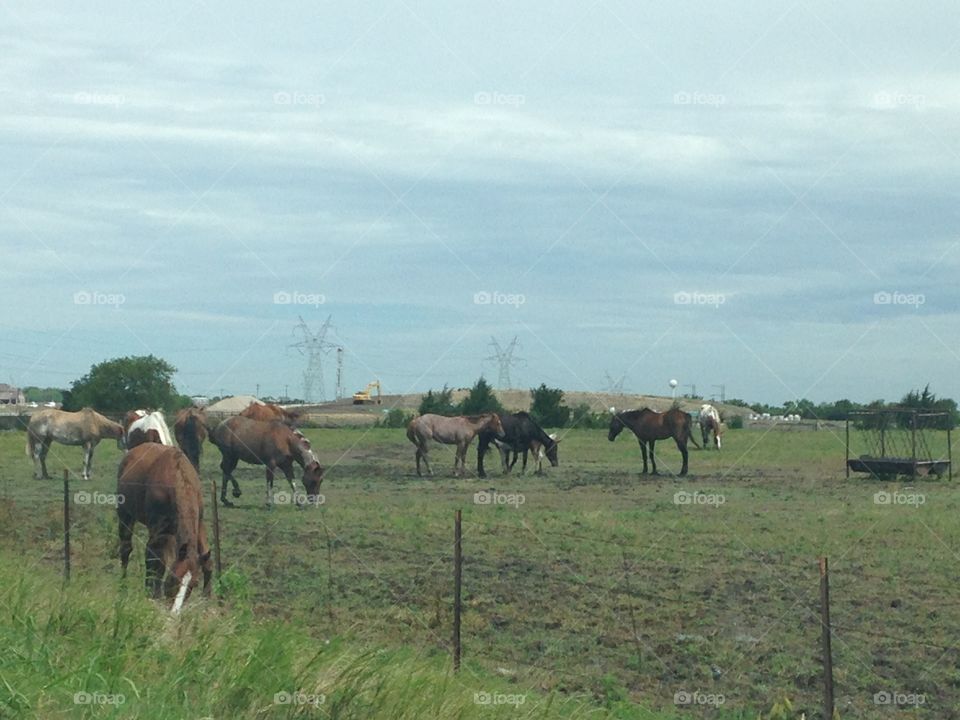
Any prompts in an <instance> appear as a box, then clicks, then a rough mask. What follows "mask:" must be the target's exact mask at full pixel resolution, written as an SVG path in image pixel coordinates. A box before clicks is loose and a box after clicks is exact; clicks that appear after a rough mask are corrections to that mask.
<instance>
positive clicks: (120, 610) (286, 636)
mask: <svg viewBox="0 0 960 720" xmlns="http://www.w3.org/2000/svg"><path fill="white" fill-rule="evenodd" d="M0 587H2V588H3V589H2V592H0V647H2V648H3V652H2V653H0V717H3V718H7V717H24V718H31V717H36V718H52V717H71V718H72V717H78V718H86V717H91V718H94V717H96V718H111V717H117V718H119V717H123V718H151V719H154V718H155V719H158V720H160V719H166V718H170V719H171V720H181V719H182V718H185V717H191V718H205V717H209V718H274V717H280V718H283V717H329V718H343V719H344V720H347V719H350V718H357V719H359V718H364V719H370V718H373V719H376V718H400V719H403V718H410V719H411V720H412V719H413V718H426V717H430V718H464V719H469V718H502V717H510V718H519V719H521V720H522V719H525V718H572V717H584V716H588V715H589V716H590V717H611V718H614V717H624V718H625V717H637V718H641V717H642V718H651V720H652V719H653V718H662V717H664V716H663V715H650V714H645V713H643V712H642V711H640V710H637V709H636V708H630V707H628V706H623V707H620V708H601V707H598V706H596V705H591V704H590V703H588V702H587V701H586V700H584V699H579V698H563V699H561V698H559V697H557V696H540V695H535V694H531V693H530V692H527V691H525V690H524V689H522V688H518V687H516V686H512V685H511V684H510V683H509V682H508V681H507V680H505V679H503V678H496V677H489V676H487V677H484V676H478V675H477V674H475V673H474V671H473V670H471V669H470V668H465V669H464V670H463V671H462V672H461V673H460V674H459V675H454V674H453V673H452V672H451V671H450V670H449V658H448V657H447V656H446V654H445V653H442V652H439V651H436V652H432V653H426V654H420V655H418V654H416V653H414V652H413V651H412V650H409V649H395V650H384V649H377V648H369V647H358V646H354V645H351V644H350V643H349V642H345V641H342V640H336V639H333V640H322V639H318V638H317V637H314V636H312V635H311V633H310V632H309V629H308V628H303V627H301V626H298V625H296V624H289V623H282V622H279V621H272V620H258V619H256V618H255V617H254V616H253V614H252V613H251V612H249V611H247V610H245V609H244V608H224V607H221V606H219V605H218V604H217V603H216V602H215V601H207V600H202V599H199V598H192V599H191V600H190V601H188V603H187V605H186V607H185V610H184V612H183V614H182V615H181V616H180V617H176V618H175V617H173V616H171V615H170V613H169V612H168V610H167V609H166V607H165V606H164V605H161V604H159V603H155V602H153V601H151V600H149V599H147V598H146V597H144V596H143V595H142V594H141V592H140V588H141V587H142V586H141V585H139V584H138V583H133V582H131V583H130V584H129V586H125V585H123V584H121V583H118V582H117V581H116V580H113V579H111V580H107V581H103V582H102V584H99V585H98V584H97V583H96V582H94V581H92V580H91V579H89V578H80V579H78V580H77V581H75V582H74V583H72V584H70V585H69V586H67V587H63V586H62V584H61V582H60V580H59V578H58V577H57V576H56V575H54V574H52V573H51V572H50V571H49V570H46V569H38V568H36V567H34V568H32V569H30V570H29V571H25V570H24V569H23V568H22V567H19V566H17V565H16V564H15V563H13V562H12V561H11V560H10V559H6V558H5V559H2V560H0ZM520 698H522V701H521V700H520ZM485 700H488V701H489V702H484V701H485ZM497 701H499V704H494V703H495V702H497Z"/></svg>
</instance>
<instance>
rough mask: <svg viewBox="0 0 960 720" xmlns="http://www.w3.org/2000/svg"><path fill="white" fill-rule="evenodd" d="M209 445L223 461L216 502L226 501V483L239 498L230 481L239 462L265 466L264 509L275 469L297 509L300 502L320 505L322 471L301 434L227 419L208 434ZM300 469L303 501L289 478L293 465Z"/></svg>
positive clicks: (270, 496) (269, 503)
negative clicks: (278, 470) (281, 472)
mask: <svg viewBox="0 0 960 720" xmlns="http://www.w3.org/2000/svg"><path fill="white" fill-rule="evenodd" d="M210 442H212V443H213V444H214V445H216V446H217V447H218V448H220V453H221V454H222V455H223V459H222V460H221V461H220V469H221V470H222V471H223V484H222V485H221V486H220V502H221V503H222V504H224V505H227V506H229V505H232V503H230V502H228V501H227V481H228V480H229V481H230V482H231V483H233V496H234V497H240V494H241V493H240V485H238V484H237V480H236V478H235V477H233V471H234V469H235V468H236V467H237V463H238V462H239V461H240V460H243V461H244V462H246V463H250V464H251V465H265V466H266V469H267V507H271V508H272V507H273V474H274V472H275V471H276V470H277V468H279V469H280V470H282V471H283V474H284V475H285V476H286V478H287V482H289V483H290V489H291V491H292V492H293V496H294V499H295V501H296V504H297V507H302V506H303V504H304V501H305V500H306V501H308V502H314V503H315V504H317V505H319V504H320V483H322V482H323V473H324V470H323V468H322V467H320V461H319V460H317V456H316V455H314V453H313V450H312V449H311V448H310V441H309V440H307V438H306V437H304V436H303V435H302V434H301V433H299V432H298V431H296V430H293V429H292V428H289V427H287V426H286V425H284V424H283V423H282V422H277V421H272V422H262V421H260V420H251V419H250V418H245V417H240V416H239V415H235V416H234V417H231V418H227V419H226V420H224V421H223V422H222V423H220V424H219V425H217V427H216V428H214V429H213V430H212V431H211V432H210ZM294 462H296V463H297V464H298V465H299V466H300V467H302V468H303V487H304V489H305V490H306V497H304V494H303V493H300V492H298V491H297V484H296V480H295V479H294V476H293V463H294Z"/></svg>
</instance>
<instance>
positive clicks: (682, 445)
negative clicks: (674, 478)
mask: <svg viewBox="0 0 960 720" xmlns="http://www.w3.org/2000/svg"><path fill="white" fill-rule="evenodd" d="M675 440H676V443H677V450H679V451H680V456H681V457H682V458H683V465H682V466H681V467H680V474H681V475H686V474H687V441H686V440H683V441H680V440H679V439H675ZM704 447H706V445H704Z"/></svg>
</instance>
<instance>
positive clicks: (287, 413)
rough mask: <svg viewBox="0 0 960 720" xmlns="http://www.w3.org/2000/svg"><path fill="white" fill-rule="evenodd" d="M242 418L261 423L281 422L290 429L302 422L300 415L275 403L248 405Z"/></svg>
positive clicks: (242, 413) (241, 414)
mask: <svg viewBox="0 0 960 720" xmlns="http://www.w3.org/2000/svg"><path fill="white" fill-rule="evenodd" d="M240 417H245V418H250V419H251V420H260V421H261V422H270V421H271V420H279V421H280V422H282V423H283V424H284V425H289V426H290V427H295V426H296V424H297V423H298V422H299V421H300V413H298V412H296V411H295V410H287V409H286V408H282V407H280V406H279V405H274V404H273V403H267V404H265V405H260V404H259V403H253V404H252V405H248V406H247V407H246V408H244V409H243V410H242V411H241V413H240Z"/></svg>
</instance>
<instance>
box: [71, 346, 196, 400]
mask: <svg viewBox="0 0 960 720" xmlns="http://www.w3.org/2000/svg"><path fill="white" fill-rule="evenodd" d="M176 371H177V369H176V368H175V367H174V366H173V365H171V364H170V363H168V362H167V361H166V360H161V359H160V358H157V357H154V356H153V355H146V356H142V355H141V356H136V357H133V356H131V357H122V358H115V359H113V360H105V361H104V362H102V363H99V364H97V365H94V366H93V367H91V368H90V372H88V373H87V374H86V375H84V376H83V377H82V378H80V379H79V380H74V381H73V383H72V384H71V387H70V390H69V392H67V393H64V407H65V409H67V410H79V409H80V408H82V407H85V406H90V407H93V408H96V409H97V410H100V411H102V412H114V413H117V412H124V411H126V410H133V409H135V408H156V409H159V410H166V411H171V410H175V409H176V408H177V407H178V406H179V405H180V402H181V400H180V398H181V396H180V395H179V394H178V393H177V390H176V388H175V387H174V386H173V381H172V378H173V374H174V373H175V372H176Z"/></svg>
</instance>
